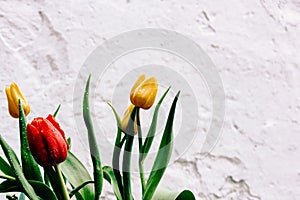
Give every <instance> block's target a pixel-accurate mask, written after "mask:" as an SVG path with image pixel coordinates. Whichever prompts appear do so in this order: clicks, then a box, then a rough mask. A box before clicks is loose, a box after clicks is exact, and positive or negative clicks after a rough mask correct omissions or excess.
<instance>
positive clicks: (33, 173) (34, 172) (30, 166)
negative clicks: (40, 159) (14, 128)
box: [18, 99, 43, 181]
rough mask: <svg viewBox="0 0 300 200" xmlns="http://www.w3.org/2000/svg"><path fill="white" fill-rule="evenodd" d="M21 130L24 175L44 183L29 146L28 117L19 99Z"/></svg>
mask: <svg viewBox="0 0 300 200" xmlns="http://www.w3.org/2000/svg"><path fill="white" fill-rule="evenodd" d="M18 103H19V113H20V116H19V128H20V140H21V161H22V167H23V173H24V175H25V177H26V178H27V179H30V180H37V181H43V178H42V174H41V171H40V169H39V166H38V164H37V162H36V161H35V160H34V158H33V156H32V154H31V152H30V149H29V145H28V140H27V135H26V117H25V114H24V110H23V107H22V104H21V101H20V99H19V101H18Z"/></svg>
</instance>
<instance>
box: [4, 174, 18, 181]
mask: <svg viewBox="0 0 300 200" xmlns="http://www.w3.org/2000/svg"><path fill="white" fill-rule="evenodd" d="M0 178H3V179H7V180H11V181H14V180H16V178H15V177H12V176H9V175H6V174H0Z"/></svg>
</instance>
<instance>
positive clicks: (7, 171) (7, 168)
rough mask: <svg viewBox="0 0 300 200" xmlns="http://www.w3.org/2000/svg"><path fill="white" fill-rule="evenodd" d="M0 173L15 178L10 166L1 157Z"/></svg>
mask: <svg viewBox="0 0 300 200" xmlns="http://www.w3.org/2000/svg"><path fill="white" fill-rule="evenodd" d="M0 171H2V172H3V173H4V174H6V175H9V176H13V177H14V176H15V174H14V172H13V171H12V169H11V167H10V166H9V164H8V163H7V162H6V161H5V160H4V159H3V158H2V157H1V156H0Z"/></svg>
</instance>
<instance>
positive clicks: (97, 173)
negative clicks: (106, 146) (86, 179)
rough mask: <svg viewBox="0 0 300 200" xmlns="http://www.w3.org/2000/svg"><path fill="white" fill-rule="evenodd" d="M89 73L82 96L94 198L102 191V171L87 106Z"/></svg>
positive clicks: (97, 198)
mask: <svg viewBox="0 0 300 200" xmlns="http://www.w3.org/2000/svg"><path fill="white" fill-rule="evenodd" d="M90 81H91V75H90V76H89V78H88V80H87V82H86V87H85V91H84V97H83V119H84V122H85V126H86V128H87V130H88V138H89V146H90V154H91V158H92V163H93V172H94V173H93V174H94V181H95V183H94V188H95V200H99V199H100V195H101V192H102V183H103V172H102V166H101V160H100V154H99V149H98V145H97V141H96V136H95V132H94V128H93V123H92V119H91V114H90V107H89V88H90Z"/></svg>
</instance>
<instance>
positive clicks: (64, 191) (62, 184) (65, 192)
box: [54, 164, 70, 200]
mask: <svg viewBox="0 0 300 200" xmlns="http://www.w3.org/2000/svg"><path fill="white" fill-rule="evenodd" d="M54 167H55V170H56V173H57V176H58V179H59V184H60V188H61V190H62V194H63V197H64V200H69V199H70V197H69V193H68V190H67V187H66V184H65V181H64V177H63V176H62V173H61V171H60V168H59V165H58V164H57V165H55V166H54Z"/></svg>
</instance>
